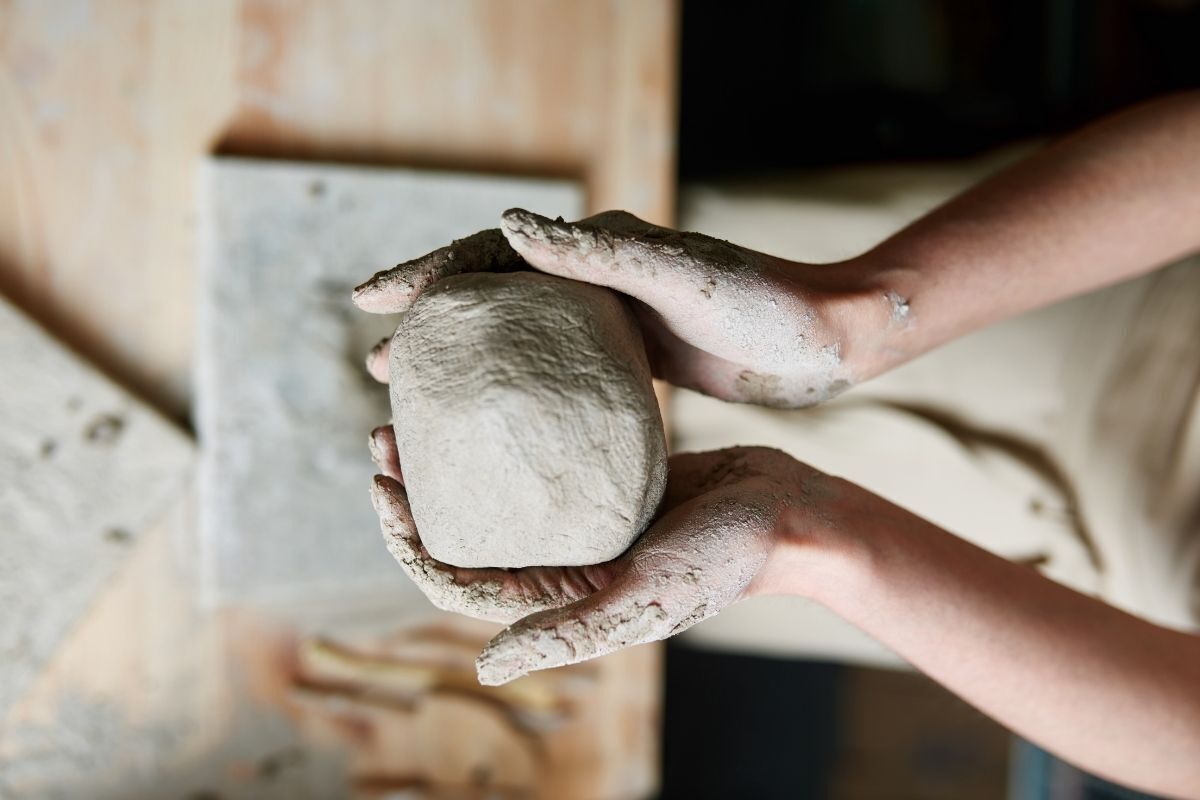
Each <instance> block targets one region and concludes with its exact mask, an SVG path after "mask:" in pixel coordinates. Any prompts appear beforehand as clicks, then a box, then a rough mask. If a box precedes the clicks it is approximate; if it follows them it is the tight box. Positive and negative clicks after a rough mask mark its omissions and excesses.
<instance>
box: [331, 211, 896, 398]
mask: <svg viewBox="0 0 1200 800" xmlns="http://www.w3.org/2000/svg"><path fill="white" fill-rule="evenodd" d="M526 263H528V264H529V265H532V266H533V267H535V268H537V269H539V270H541V271H543V272H547V273H550V274H553V275H558V276H561V277H565V278H572V279H575V280H580V281H586V282H588V283H593V284H597V285H600V286H607V287H609V288H611V289H614V290H616V291H618V292H622V293H623V294H625V295H628V296H629V297H631V298H633V300H634V302H633V307H634V310H635V312H636V314H637V317H638V320H639V322H640V324H641V327H642V333H643V335H644V337H645V341H646V348H647V352H648V354H649V356H650V363H651V367H652V369H653V370H654V374H655V376H656V377H659V378H662V379H664V380H667V381H669V382H670V383H673V384H675V385H677V386H682V387H685V388H689V389H695V390H697V391H700V392H704V393H705V394H708V395H711V396H713V397H717V398H720V399H722V400H730V401H736V402H743V403H758V404H761V405H767V406H776V407H788V408H798V407H802V406H809V405H813V404H815V403H819V402H821V401H823V400H826V399H829V398H830V397H833V396H834V395H836V394H838V393H840V392H842V391H844V390H845V389H847V388H848V387H849V386H851V385H852V384H853V383H855V382H857V381H859V380H862V379H864V378H866V377H869V376H870V375H872V374H875V373H876V372H877V371H879V370H880V369H881V368H882V367H881V365H880V364H879V363H878V362H879V361H880V352H879V351H880V349H881V347H882V344H881V342H882V341H883V339H884V337H885V334H886V333H887V332H889V331H890V330H891V329H893V328H895V327H896V326H897V324H900V323H903V321H904V312H905V311H906V308H907V307H906V306H905V305H904V302H903V300H902V299H901V298H899V297H898V296H895V295H889V294H888V293H887V292H885V291H883V290H882V289H880V288H878V287H872V286H871V281H870V280H869V279H868V278H866V277H864V275H863V274H861V273H860V271H859V270H856V269H851V268H849V267H848V266H845V265H825V266H814V265H810V264H799V263H796V262H791V261H786V260H784V259H780V258H775V257H773V256H769V255H765V254H763V253H758V252H755V251H753V250H747V249H745V248H743V247H738V246H737V245H733V244H730V243H729V242H724V241H721V240H719V239H714V238H712V237H709V236H704V235H702V234H699V233H680V232H678V231H673V230H671V229H669V228H662V227H658V226H656V225H651V224H649V223H647V222H643V221H642V220H640V219H638V218H637V217H634V216H633V215H631V214H627V213H625V212H623V211H608V212H605V213H603V214H598V215H596V216H594V217H589V218H588V219H586V220H583V221H581V222H576V223H567V222H562V221H561V220H560V221H554V220H550V219H547V218H545V217H541V216H538V215H537V214H532V213H530V212H528V211H523V210H521V209H512V210H510V211H506V212H505V213H504V215H503V217H502V222H501V228H500V229H493V230H486V231H482V232H480V233H477V234H474V235H473V236H469V237H467V238H465V239H461V240H459V241H456V242H454V243H453V244H451V245H449V246H447V247H443V248H441V249H440V250H435V251H434V252H432V253H429V254H428V255H425V256H423V257H421V258H418V259H416V260H414V261H409V262H406V263H403V264H400V265H398V266H396V267H394V268H392V269H390V270H386V271H384V272H380V273H378V274H377V275H375V276H374V277H373V278H371V280H369V281H367V282H366V283H364V284H362V285H361V286H359V287H358V288H357V289H355V291H354V302H355V303H356V304H357V305H358V306H359V307H360V308H362V309H363V310H365V311H371V312H375V313H399V312H402V311H404V310H406V309H407V308H408V307H409V305H411V304H412V302H413V301H414V300H415V299H416V298H417V297H418V296H420V294H421V293H422V292H423V291H425V290H426V289H428V288H429V286H431V285H432V284H434V283H435V282H437V281H439V280H441V279H443V278H446V277H449V276H451V275H456V274H459V273H463V272H473V271H485V270H496V271H511V270H518V269H522V268H524V266H525V264H526ZM387 347H388V343H387V342H381V343H380V344H379V346H377V348H376V349H375V351H373V353H372V356H371V357H370V358H369V359H368V367H369V369H370V370H371V372H372V374H374V375H375V376H376V377H378V378H380V379H381V380H386V378H387Z"/></svg>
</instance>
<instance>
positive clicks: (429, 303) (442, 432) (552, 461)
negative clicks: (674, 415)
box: [390, 272, 667, 567]
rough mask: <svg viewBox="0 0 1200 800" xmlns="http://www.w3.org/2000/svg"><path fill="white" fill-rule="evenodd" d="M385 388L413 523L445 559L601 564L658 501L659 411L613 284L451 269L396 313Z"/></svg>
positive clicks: (663, 463) (663, 469)
mask: <svg viewBox="0 0 1200 800" xmlns="http://www.w3.org/2000/svg"><path fill="white" fill-rule="evenodd" d="M390 382H391V392H392V412H393V416H394V419H395V429H396V443H397V448H398V450H399V453H400V463H401V464H402V465H403V468H404V475H405V485H406V488H407V489H408V497H409V501H410V503H411V505H412V512H413V519H414V521H415V522H416V524H417V530H418V531H420V534H421V541H422V543H423V544H424V545H425V547H426V549H427V550H428V551H429V554H430V555H432V556H433V557H434V558H436V559H438V560H440V561H444V562H447V563H450V564H454V565H456V566H460V567H527V566H572V565H580V564H596V563H599V562H602V561H607V560H609V559H612V558H615V557H617V556H618V555H620V554H621V553H622V552H624V551H625V549H626V548H628V547H629V545H631V544H632V543H633V541H634V540H635V539H636V538H637V537H638V535H639V534H640V533H641V532H642V529H643V528H645V527H646V525H647V523H649V521H650V519H651V517H652V516H653V515H654V512H655V511H656V510H657V508H658V503H659V501H660V500H661V499H662V494H663V489H664V488H665V486H666V475H667V454H666V441H665V437H664V434H663V423H662V417H661V415H660V413H659V410H658V403H657V402H656V400H655V397H654V388H653V386H652V384H651V378H650V366H649V364H648V363H647V360H646V351H645V347H644V345H643V343H642V336H641V332H640V330H639V329H638V327H637V323H636V321H635V320H634V318H633V314H632V312H631V311H630V310H629V308H628V307H627V306H626V304H625V303H624V302H623V301H622V300H621V299H620V297H619V296H618V295H617V294H615V293H614V292H612V291H610V290H608V289H605V288H602V287H599V286H592V285H590V284H585V283H579V282H577V281H570V280H566V279H564V278H556V277H553V276H550V275H543V274H541V273H536V272H512V273H475V274H468V275H458V276H454V277H451V278H447V279H445V280H443V281H441V282H440V283H438V284H436V285H434V286H433V287H432V288H431V289H429V290H428V291H426V292H425V293H424V294H422V295H421V296H420V297H419V298H418V299H417V301H416V303H414V304H413V306H412V308H411V309H409V311H408V313H407V314H405V315H404V318H403V319H402V321H401V323H400V326H399V327H398V328H397V330H396V334H395V337H394V338H393V339H392V349H391V365H390Z"/></svg>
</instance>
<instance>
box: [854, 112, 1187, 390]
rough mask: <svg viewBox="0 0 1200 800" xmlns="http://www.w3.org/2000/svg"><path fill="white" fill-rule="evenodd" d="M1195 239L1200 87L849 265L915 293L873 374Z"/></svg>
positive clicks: (1173, 256)
mask: <svg viewBox="0 0 1200 800" xmlns="http://www.w3.org/2000/svg"><path fill="white" fill-rule="evenodd" d="M1198 249H1200V92H1189V93H1187V94H1180V95H1174V96H1171V97H1166V98H1162V99H1159V100H1156V101H1153V102H1150V103H1147V104H1145V105H1142V106H1137V107H1134V108H1132V109H1129V110H1127V111H1124V112H1122V113H1119V114H1117V115H1115V116H1113V117H1109V118H1107V119H1105V120H1103V121H1101V122H1099V123H1097V124H1094V125H1092V126H1090V127H1088V128H1085V129H1083V130H1082V131H1080V132H1078V133H1076V134H1074V135H1072V136H1069V137H1067V138H1065V139H1063V140H1062V141H1060V142H1058V143H1056V144H1054V145H1052V146H1050V147H1048V148H1046V149H1045V150H1043V151H1042V152H1040V153H1038V154H1037V155H1034V156H1032V157H1031V158H1029V159H1027V160H1025V161H1023V162H1021V163H1019V164H1017V165H1016V166H1014V167H1012V168H1010V169H1008V170H1006V171H1004V172H1002V173H1000V174H999V175H996V176H995V177H993V178H991V179H989V180H987V181H984V182H983V183H981V184H980V185H978V186H976V187H975V188H973V189H971V190H970V191H968V192H966V193H965V194H963V195H961V196H960V197H958V198H956V199H954V200H952V201H950V202H949V203H947V204H945V205H943V206H941V207H940V208H938V209H936V210H935V211H933V212H932V213H930V214H929V215H927V216H925V217H924V218H922V219H920V220H918V221H917V222H915V223H913V224H912V225H910V226H909V227H907V228H905V229H904V230H902V231H900V232H899V233H897V234H896V235H895V236H893V237H891V238H890V239H888V240H887V241H885V242H884V243H882V244H881V245H879V246H878V247H876V248H874V249H873V250H871V251H870V252H868V253H866V254H865V255H863V256H862V257H860V258H857V259H854V260H852V261H850V262H847V263H846V264H844V265H839V267H845V268H846V269H847V270H848V271H849V272H851V273H857V274H858V275H860V276H861V278H862V279H863V280H864V281H865V283H866V285H870V286H875V287H878V288H880V289H882V290H884V291H890V292H894V293H895V294H896V295H898V296H900V297H902V298H904V299H905V300H907V301H908V304H909V311H910V314H911V319H912V321H913V324H912V325H909V326H907V327H906V328H904V329H899V328H895V327H894V328H893V329H892V335H891V336H890V338H889V339H888V341H887V343H886V344H887V346H886V348H884V349H883V350H882V351H876V352H873V353H864V354H863V355H865V356H867V357H868V358H869V359H870V360H872V362H873V363H871V364H870V365H865V369H864V370H863V371H864V372H866V373H869V374H877V373H878V372H882V371H884V370H886V369H887V368H889V367H890V366H893V365H894V363H897V362H899V361H903V360H905V359H907V358H911V357H912V356H915V355H918V354H919V353H922V352H925V351H927V350H930V349H932V348H933V347H936V346H937V345H939V344H942V343H944V342H946V341H948V340H950V339H953V338H955V337H956V336H959V335H961V334H963V333H967V332H969V331H971V330H974V329H976V328H980V327H983V326H985V325H987V324H989V323H992V322H996V321H998V320H1001V319H1004V318H1006V317H1010V316H1013V315H1015V314H1018V313H1020V312H1022V311H1027V310H1029V309H1031V308H1034V307H1037V306H1041V305H1045V304H1048V303H1051V302H1054V301H1056V300H1061V299H1063V298H1066V297H1069V296H1071V295H1075V294H1080V293H1083V292H1086V291H1089V290H1091V289H1095V288H1098V287H1101V286H1105V285H1108V284H1112V283H1117V282H1120V281H1122V280H1126V279H1128V278H1132V277H1134V276H1136V275H1139V274H1142V273H1145V272H1149V271H1151V270H1153V269H1156V268H1157V267H1160V266H1163V265H1165V264H1167V263H1170V262H1171V261H1174V260H1177V259H1179V258H1181V257H1183V256H1185V255H1187V254H1189V253H1191V252H1194V251H1196V250H1198Z"/></svg>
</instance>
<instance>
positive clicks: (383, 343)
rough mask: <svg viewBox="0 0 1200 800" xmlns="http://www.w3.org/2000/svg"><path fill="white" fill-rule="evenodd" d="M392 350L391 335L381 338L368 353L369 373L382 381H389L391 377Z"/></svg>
mask: <svg viewBox="0 0 1200 800" xmlns="http://www.w3.org/2000/svg"><path fill="white" fill-rule="evenodd" d="M391 352H392V339H391V337H390V336H389V337H387V338H385V339H382V340H380V342H379V343H378V344H376V345H375V346H374V347H372V348H371V352H369V353H367V361H366V364H367V373H368V374H370V376H371V377H372V378H374V379H375V380H377V381H379V382H380V383H387V382H388V381H389V379H390V375H389V370H390V366H391V365H390V360H391Z"/></svg>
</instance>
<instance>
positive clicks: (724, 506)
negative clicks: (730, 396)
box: [371, 426, 829, 685]
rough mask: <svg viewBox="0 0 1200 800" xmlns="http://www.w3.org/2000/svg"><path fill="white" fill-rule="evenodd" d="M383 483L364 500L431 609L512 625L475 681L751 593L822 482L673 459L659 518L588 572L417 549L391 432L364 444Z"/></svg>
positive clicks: (742, 454)
mask: <svg viewBox="0 0 1200 800" xmlns="http://www.w3.org/2000/svg"><path fill="white" fill-rule="evenodd" d="M371 450H372V453H373V455H374V457H375V459H376V462H377V463H378V464H379V467H380V469H381V470H382V472H383V473H384V474H383V475H378V476H376V478H375V484H374V487H373V489H372V500H373V501H374V504H375V510H376V512H377V513H378V514H379V518H380V523H381V526H382V528H383V534H384V538H385V539H386V541H387V546H388V549H389V550H390V551H391V553H392V555H393V556H395V558H396V560H397V561H399V562H400V565H401V566H402V567H403V568H404V570H405V572H407V573H408V575H409V577H410V578H412V579H413V581H414V582H415V583H416V584H417V586H418V587H419V588H420V589H421V590H422V591H423V592H424V593H425V594H426V596H428V597H429V599H430V600H431V601H432V602H433V604H434V605H435V606H437V607H438V608H442V609H446V610H450V611H455V612H458V613H462V614H466V615H468V616H472V617H477V618H480V619H489V620H494V621H499V622H506V623H513V624H511V625H510V626H509V627H508V628H506V629H505V630H504V631H502V632H501V633H500V634H499V635H497V636H496V637H495V638H494V639H492V641H491V642H490V643H489V644H488V645H487V647H486V648H485V649H484V651H483V653H482V654H481V655H480V656H479V659H478V661H477V662H476V663H477V668H478V671H479V680H480V682H481V683H484V684H487V685H498V684H503V683H507V682H508V681H511V680H513V679H515V678H518V677H520V676H522V675H524V674H526V673H528V672H531V671H533V670H539V669H548V668H550V667H558V666H562V665H565V664H573V663H576V662H579V661H585V660H587V659H591V658H595V657H597V656H601V655H605V654H606V653H611V652H613V651H614V650H618V649H620V648H623V647H629V646H631V645H635V644H642V643H645V642H651V641H655V640H658V639H665V638H667V637H668V636H672V635H674V634H676V633H679V632H680V631H683V630H685V629H687V628H689V627H691V626H692V625H694V624H696V623H697V622H699V621H701V620H702V619H705V618H707V617H710V616H712V615H714V614H716V613H717V612H719V611H721V610H722V609H724V608H726V607H727V606H729V605H731V604H733V603H735V602H737V601H738V600H740V599H742V598H743V597H746V596H748V595H750V594H753V593H755V592H756V591H757V590H759V589H760V588H763V587H762V586H761V585H760V584H761V583H762V580H761V579H760V580H758V581H756V578H757V577H759V575H760V570H761V569H762V568H763V566H764V564H765V563H766V561H767V557H768V555H769V554H770V553H771V551H772V548H773V546H774V542H775V539H776V535H777V533H778V532H779V531H780V530H781V529H783V528H787V529H788V530H789V531H795V530H797V529H800V530H803V529H804V528H805V527H806V526H815V524H816V522H817V521H816V520H815V519H811V518H810V517H811V516H812V512H811V511H810V510H808V509H809V506H808V504H807V503H806V502H805V500H806V498H807V497H808V496H809V495H810V493H812V492H813V491H814V489H815V487H816V486H817V485H819V484H821V483H823V482H824V481H827V480H829V479H828V478H827V477H826V476H824V475H823V474H821V473H819V472H818V471H816V470H814V469H812V468H811V467H807V466H805V465H804V464H801V463H799V462H797V461H796V460H794V459H793V458H791V457H790V456H788V455H786V454H785V453H782V452H780V451H778V450H772V449H769V448H762V447H736V448H730V449H727V450H718V451H714V452H708V453H686V454H681V455H676V456H673V457H672V458H671V463H670V478H669V480H668V483H667V490H666V496H665V498H664V501H663V507H662V512H661V515H660V516H659V518H658V519H657V520H656V521H655V522H654V523H653V524H652V525H651V526H650V528H649V529H647V530H646V532H645V533H643V534H642V536H641V538H640V539H638V541H637V543H636V544H635V545H634V546H633V547H632V548H630V549H629V550H628V551H627V552H626V553H624V554H623V555H621V556H620V557H618V558H616V559H614V560H612V561H609V562H606V563H604V564H597V565H594V566H583V567H526V568H523V569H516V570H506V569H467V568H460V567H453V566H450V565H448V564H443V563H441V562H438V561H435V560H434V559H433V558H431V557H430V556H429V553H428V552H426V550H425V548H424V547H423V546H422V545H421V539H420V536H419V534H418V532H417V530H416V527H415V525H414V523H413V518H412V513H411V512H410V510H409V505H408V498H407V495H406V493H405V490H404V485H403V476H402V474H401V471H400V464H399V458H398V456H397V454H396V448H395V437H394V433H393V431H392V429H391V428H390V427H386V426H385V427H382V428H377V429H376V430H375V432H373V434H372V442H371Z"/></svg>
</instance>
